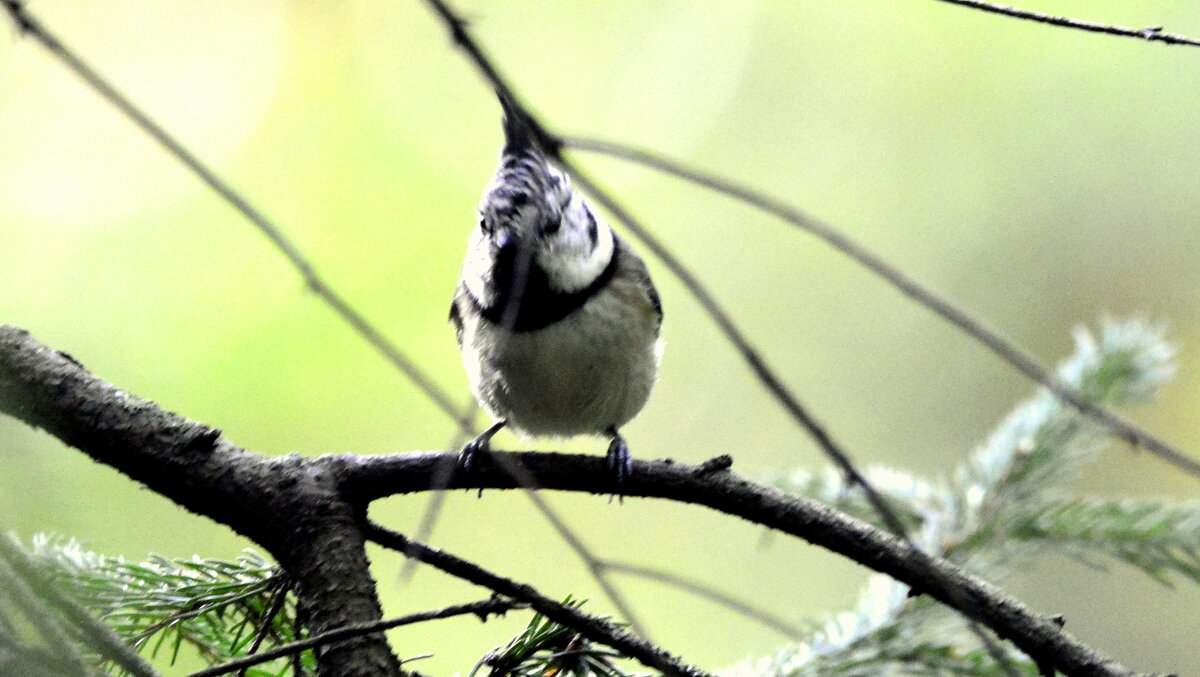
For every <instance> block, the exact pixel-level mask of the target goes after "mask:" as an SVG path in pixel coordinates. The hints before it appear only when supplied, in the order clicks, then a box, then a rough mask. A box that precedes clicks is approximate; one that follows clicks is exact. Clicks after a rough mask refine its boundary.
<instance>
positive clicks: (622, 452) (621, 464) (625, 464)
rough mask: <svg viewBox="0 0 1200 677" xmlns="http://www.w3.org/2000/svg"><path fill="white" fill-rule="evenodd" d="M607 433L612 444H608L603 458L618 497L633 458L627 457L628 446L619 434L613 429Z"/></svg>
mask: <svg viewBox="0 0 1200 677" xmlns="http://www.w3.org/2000/svg"><path fill="white" fill-rule="evenodd" d="M609 433H610V434H611V435H612V436H613V437H612V442H609V443H608V454H607V455H606V456H605V460H606V461H607V462H608V470H609V472H611V473H612V476H613V483H614V484H615V485H616V487H617V495H618V496H620V491H621V489H622V488H623V487H624V486H625V480H626V479H627V478H628V477H629V473H630V472H631V471H632V470H633V458H632V457H631V456H630V455H629V445H627V444H625V440H624V438H622V437H621V434H620V433H618V432H617V431H616V430H615V429H614V430H610V431H609Z"/></svg>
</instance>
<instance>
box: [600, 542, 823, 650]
mask: <svg viewBox="0 0 1200 677" xmlns="http://www.w3.org/2000/svg"><path fill="white" fill-rule="evenodd" d="M600 566H601V567H602V568H604V569H606V570H608V571H615V572H617V573H621V574H627V575H629V576H635V577H637V578H644V579H646V580H650V581H657V582H659V583H665V584H666V585H670V586H674V587H676V588H679V589H680V590H684V591H686V592H689V593H691V594H693V595H695V596H697V597H699V598H701V599H706V600H708V601H710V602H713V603H715V604H719V605H720V606H723V607H725V608H726V609H729V610H731V611H734V612H736V613H737V614H739V615H741V616H743V617H745V618H748V619H750V620H752V621H755V622H757V623H760V624H761V625H763V626H765V627H768V628H771V629H772V630H774V631H775V632H778V633H779V634H781V635H783V636H784V637H787V638H788V639H797V638H799V637H803V636H804V635H805V631H804V629H803V628H801V627H800V626H798V625H796V624H794V623H792V622H791V621H789V620H787V619H786V618H783V617H782V616H779V615H776V614H773V613H771V612H770V611H766V610H765V609H760V608H758V607H756V606H754V605H753V604H751V603H749V602H746V601H744V600H741V599H738V598H737V597H734V596H733V595H730V594H727V593H724V592H721V591H720V590H717V589H716V588H714V587H712V586H709V585H705V584H704V583H700V582H698V581H694V580H691V579H688V578H684V577H683V576H680V575H678V574H673V573H671V572H669V571H663V570H662V569H655V568H653V567H643V566H638V565H636V564H630V563H628V562H616V561H612V560H607V561H603V562H600Z"/></svg>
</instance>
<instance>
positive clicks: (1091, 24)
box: [936, 0, 1200, 47]
mask: <svg viewBox="0 0 1200 677" xmlns="http://www.w3.org/2000/svg"><path fill="white" fill-rule="evenodd" d="M936 1H937V2H944V3H946V4H948V5H958V6H959V7H969V8H971V9H977V10H979V11H981V12H989V13H991V14H1000V15H1002V16H1008V17H1013V18H1014V19H1023V20H1025V21H1034V22H1037V23H1043V24H1049V25H1051V26H1059V27H1061V28H1072V29H1075V30H1079V31H1086V32H1088V33H1104V34H1106V35H1116V36H1120V37H1123V38H1137V39H1138V40H1146V41H1148V42H1161V43H1163V44H1165V45H1187V46H1189V47H1200V40H1197V39H1195V38H1189V37H1187V36H1186V35H1177V34H1175V33H1166V32H1164V31H1163V27H1162V26H1150V27H1147V28H1126V27H1125V26H1115V25H1112V24H1102V23H1097V22H1095V21H1085V20H1083V19H1072V18H1070V17H1065V16H1056V15H1054V14H1046V13H1044V12H1035V11H1033V10H1029V9H1021V8H1019V7H1010V6H1008V5H1001V4H997V3H994V2H982V1H981V0H936Z"/></svg>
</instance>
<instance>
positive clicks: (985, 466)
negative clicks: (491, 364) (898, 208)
mask: <svg viewBox="0 0 1200 677" xmlns="http://www.w3.org/2000/svg"><path fill="white" fill-rule="evenodd" d="M1075 343H1076V347H1075V352H1074V354H1073V355H1072V356H1071V358H1070V359H1068V360H1067V361H1065V362H1064V363H1063V364H1062V365H1060V367H1059V369H1058V373H1059V377H1060V378H1061V379H1062V381H1063V382H1064V383H1065V384H1066V385H1067V386H1068V387H1070V388H1072V389H1073V390H1074V391H1075V392H1078V393H1079V394H1080V395H1081V396H1083V397H1086V398H1088V401H1089V402H1091V403H1094V404H1097V405H1101V404H1118V405H1120V404H1134V403H1138V402H1143V401H1146V400H1148V399H1150V398H1151V397H1152V396H1153V395H1154V394H1155V393H1156V392H1157V390H1158V389H1159V388H1160V387H1161V386H1162V385H1163V384H1164V383H1165V382H1166V380H1167V379H1168V378H1169V377H1170V375H1171V374H1172V373H1173V358H1174V350H1173V348H1172V347H1171V346H1170V345H1169V344H1167V343H1166V342H1165V341H1164V339H1163V329H1162V327H1159V326H1152V325H1148V324H1147V323H1145V322H1142V321H1138V320H1132V321H1126V322H1123V323H1118V322H1114V321H1112V320H1105V321H1104V322H1103V323H1102V328H1101V331H1100V333H1099V336H1098V337H1097V336H1094V335H1093V334H1091V333H1090V332H1088V331H1086V330H1083V329H1079V330H1077V331H1076V332H1075ZM1108 441H1109V440H1108V438H1107V437H1106V436H1105V435H1104V430H1103V427H1102V426H1101V425H1100V424H1099V423H1097V422H1094V421H1092V420H1090V419H1088V418H1087V417H1086V416H1084V415H1083V414H1082V413H1080V412H1079V411H1078V410H1077V409H1076V408H1074V407H1071V406H1069V405H1067V404H1065V403H1063V402H1062V401H1061V400H1060V399H1058V398H1057V397H1055V396H1054V395H1053V394H1052V393H1050V392H1047V391H1042V392H1041V393H1039V394H1037V395H1036V396H1035V397H1034V398H1033V399H1031V400H1030V401H1029V402H1027V403H1025V404H1024V405H1022V406H1020V407H1018V408H1017V409H1016V411H1015V412H1014V413H1013V414H1011V415H1010V416H1009V417H1008V418H1007V419H1006V420H1005V421H1004V422H1003V423H1002V424H1001V425H1000V427H999V428H998V429H997V431H996V432H995V433H993V434H992V436H991V437H990V438H989V439H988V441H987V443H985V444H984V445H983V446H982V447H981V448H980V450H979V451H978V452H977V453H976V454H975V455H974V456H973V457H972V459H971V460H970V461H969V462H968V463H967V464H966V465H965V466H964V467H963V468H960V469H959V470H958V471H957V472H956V473H954V475H953V476H952V478H951V479H950V480H942V481H935V482H930V481H926V480H922V479H920V478H916V477H913V476H910V475H906V474H904V473H900V472H897V471H892V470H886V469H879V468H872V469H869V470H868V477H869V479H870V481H871V482H872V484H874V485H875V486H876V487H878V488H879V490H880V492H881V493H883V494H884V495H885V496H887V497H888V498H889V499H890V500H891V501H892V502H893V503H894V504H897V505H904V506H906V511H905V512H904V513H903V517H904V519H906V520H909V521H910V522H912V523H914V527H915V528H914V532H915V534H916V536H915V538H916V539H917V540H918V541H919V542H921V543H922V545H923V546H924V547H926V548H928V549H929V550H930V552H932V553H933V554H936V555H939V556H945V557H947V558H949V559H951V560H953V561H958V562H964V563H969V564H970V565H971V566H972V567H973V569H974V570H976V571H984V572H986V573H987V574H988V575H989V576H991V577H1003V576H1005V575H1007V574H1009V573H1011V572H1012V571H1014V570H1015V569H1016V568H1018V567H1019V566H1020V565H1021V563H1022V562H1024V561H1027V560H1028V559H1029V558H1031V557H1033V556H1035V555H1036V554H1038V553H1040V552H1043V551H1045V550H1046V549H1052V548H1059V549H1062V550H1064V551H1067V552H1070V553H1072V554H1076V555H1077V556H1084V555H1089V556H1091V557H1092V558H1096V557H1097V556H1099V555H1103V556H1106V557H1112V558H1116V559H1118V560H1121V561H1125V562H1128V563H1129V564H1132V565H1134V566H1136V567H1138V568H1140V569H1142V570H1143V571H1146V572H1147V573H1148V574H1150V575H1151V576H1154V577H1156V578H1157V579H1158V580H1161V581H1163V582H1167V581H1166V575H1167V574H1168V573H1176V574H1181V575H1183V576H1185V577H1187V578H1188V579H1190V580H1194V581H1196V580H1200V578H1198V576H1200V506H1197V505H1193V504H1188V505H1172V504H1170V503H1168V502H1165V501H1158V502H1156V501H1141V502H1128V501H1124V502H1123V501H1098V500H1091V501H1087V500H1082V499H1074V498H1064V497H1062V496H1060V494H1061V493H1062V492H1063V490H1064V489H1065V488H1066V487H1067V486H1069V484H1070V483H1071V482H1072V481H1073V480H1074V479H1075V478H1076V477H1077V476H1078V475H1079V473H1080V471H1081V469H1082V467H1083V466H1085V465H1086V464H1087V463H1088V462H1091V461H1094V460H1095V459H1096V458H1097V455H1098V453H1099V452H1100V451H1101V450H1102V449H1103V448H1104V447H1105V446H1106V445H1107V444H1108ZM775 484H776V486H779V487H780V488H783V489H784V490H786V491H790V492H794V493H797V494H799V495H802V496H805V497H808V498H814V499H817V500H823V501H828V502H830V503H832V504H834V505H835V506H836V507H838V508H839V509H841V510H845V511H846V512H849V513H850V514H853V515H856V516H858V517H859V518H861V519H864V520H868V521H869V520H872V519H875V516H874V515H873V513H872V511H871V510H870V506H868V505H865V504H864V502H863V501H862V499H861V498H860V497H857V496H856V495H855V494H854V493H853V492H850V491H848V490H849V487H848V486H847V484H846V482H845V480H844V479H842V477H841V476H840V474H839V473H836V472H834V471H833V470H832V469H828V470H827V471H826V472H825V473H823V474H819V473H809V472H797V473H794V474H793V475H792V476H791V477H787V478H783V479H780V480H776V482H775ZM1035 543H1036V545H1037V546H1038V547H1033V546H1034V544H1035ZM906 592H907V591H906V590H905V588H904V587H903V586H901V585H899V584H897V583H896V582H895V581H894V580H891V579H887V578H883V577H873V578H872V579H871V583H870V585H869V586H868V589H867V591H866V592H865V593H864V595H863V597H862V599H861V601H860V604H859V608H858V609H857V610H856V611H855V612H853V613H847V614H842V615H840V616H838V617H837V618H834V619H832V620H831V621H829V622H828V623H826V624H825V625H824V626H823V627H822V628H821V629H820V630H817V631H815V632H814V633H813V635H812V637H810V638H809V640H808V641H807V642H805V643H803V644H800V645H796V646H792V647H788V648H786V649H784V650H783V651H781V652H779V653H778V654H776V655H775V656H773V657H770V658H769V659H767V660H766V661H764V662H760V663H759V664H757V665H756V666H755V669H756V670H759V673H758V674H764V671H765V674H771V675H788V677H805V676H808V675H820V674H829V673H834V674H839V675H840V674H843V673H842V672H840V670H842V669H847V670H851V671H850V672H846V673H845V674H848V675H857V674H863V675H867V674H870V675H875V674H901V673H903V671H904V670H906V669H908V668H906V667H904V666H906V665H909V663H908V662H906V661H907V660H908V659H907V658H904V657H926V658H929V657H943V658H944V657H946V654H945V652H942V651H940V649H938V647H942V648H949V647H952V646H957V647H964V646H971V645H972V644H973V643H974V638H972V637H971V636H970V635H968V634H967V633H966V632H965V631H964V628H963V625H962V623H961V622H960V621H959V619H957V618H955V617H953V616H952V615H950V614H948V613H946V612H945V610H944V609H943V608H940V607H937V606H935V605H932V604H930V603H929V602H928V600H925V599H920V598H917V599H914V598H910V597H909V596H908V595H907V594H906ZM948 638H956V641H955V642H954V643H953V644H949V643H947V639H948ZM923 647H924V648H929V647H933V648H934V649H935V650H934V651H933V652H932V653H930V652H927V651H925V649H923ZM972 651H974V650H972ZM976 658H978V659H979V660H978V661H976V660H974V659H972V660H968V661H966V662H961V663H954V662H953V661H950V662H946V661H941V660H940V658H939V661H935V662H937V665H936V666H935V665H933V664H929V665H926V666H925V667H926V668H927V669H928V670H929V672H928V673H922V674H948V675H951V674H952V675H974V674H1000V673H999V672H997V671H999V670H1000V669H1001V666H999V665H998V664H997V663H996V661H994V660H992V659H991V657H989V656H988V655H987V653H986V652H983V651H982V650H979V651H978V652H977V655H976ZM1010 662H1011V663H1012V664H1013V665H1014V666H1015V667H1017V668H1018V669H1020V670H1028V669H1031V666H1033V664H1032V663H1030V662H1029V661H1028V660H1027V659H1022V658H1020V657H1017V656H1012V657H1011V658H1010ZM854 666H859V667H862V668H863V670H864V671H862V672H857V671H854V670H857V668H855V667H854ZM852 668H853V669H852ZM895 671H899V672H895ZM1034 674H1036V670H1035V673H1034Z"/></svg>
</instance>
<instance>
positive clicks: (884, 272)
mask: <svg viewBox="0 0 1200 677" xmlns="http://www.w3.org/2000/svg"><path fill="white" fill-rule="evenodd" d="M562 143H563V147H564V148H570V149H573V150H581V151H587V152H593V153H600V154H603V155H608V156H611V157H615V158H619V159H621V160H625V161H628V162H633V163H637V164H640V165H644V166H646V167H649V168H651V169H654V170H656V171H660V172H662V173H664V174H670V175H672V176H675V177H678V178H680V179H683V180H685V181H689V182H691V183H694V184H696V185H698V186H701V187H704V188H707V189H709V190H711V191H713V192H715V193H720V194H722V195H726V196H728V197H731V198H733V199H735V200H738V201H741V202H744V203H746V204H748V205H750V206H751V207H754V208H756V209H759V210H761V211H763V212H765V213H767V214H770V215H772V216H775V217H777V218H779V219H781V220H783V221H786V222H788V223H790V224H792V225H793V226H796V227H797V228H799V229H800V230H803V231H804V232H806V233H809V234H810V235H813V236H815V237H817V238H818V239H820V240H822V241H824V242H825V243H826V244H828V245H829V246H831V247H833V248H834V250H836V251H838V252H839V253H841V254H843V255H845V256H847V257H848V258H850V259H851V260H853V261H854V262H856V263H858V264H860V265H861V266H863V267H864V268H866V269H867V270H868V271H870V272H871V273H873V274H875V275H876V276H878V277H880V278H882V279H883V280H884V281H886V282H887V283H888V284H890V285H892V286H893V287H895V288H896V289H897V290H898V291H899V292H900V293H901V294H903V295H904V296H907V297H908V298H910V299H912V300H913V301H915V302H916V303H917V304H918V305H920V306H923V307H924V308H926V309H927V310H929V311H930V312H932V313H933V314H935V315H937V316H938V317H940V318H942V319H943V320H945V321H946V322H948V323H950V324H951V325H953V326H954V327H957V328H958V329H959V330H961V331H962V332H963V333H964V334H966V335H967V336H969V337H971V338H972V339H974V340H975V341H976V342H977V343H979V344H980V345H982V346H983V347H985V348H987V349H988V350H989V351H991V352H992V353H993V354H994V355H996V356H997V357H999V358H1000V359H1001V360H1003V361H1005V362H1006V363H1008V364H1009V365H1010V366H1011V367H1013V369H1015V370H1017V372H1019V373H1020V374H1021V375H1023V376H1025V377H1026V378H1028V379H1029V380H1031V381H1033V382H1034V383H1037V384H1039V385H1041V386H1042V387H1044V388H1046V389H1047V390H1049V391H1050V392H1051V393H1053V394H1054V396H1055V397H1057V398H1059V399H1060V400H1062V401H1064V402H1066V403H1067V404H1069V405H1071V406H1072V407H1074V408H1075V409H1077V410H1078V411H1079V412H1080V413H1082V414H1084V415H1086V416H1088V417H1089V418H1091V419H1092V420H1094V421H1096V422H1097V423H1100V424H1101V425H1102V426H1104V427H1105V428H1107V429H1108V430H1109V431H1110V432H1111V433H1112V434H1113V435H1115V436H1116V437H1117V438H1119V439H1121V440H1124V441H1125V442H1127V443H1129V444H1131V445H1134V446H1137V447H1141V448H1144V449H1146V450H1147V451H1149V452H1150V453H1152V454H1154V455H1155V456H1158V457H1159V458H1161V459H1163V460H1165V461H1167V462H1168V463H1170V464H1172V465H1174V466H1175V467H1177V468H1179V469H1181V470H1183V471H1185V472H1187V473H1188V474H1191V475H1193V476H1198V477H1200V462H1197V461H1196V460H1195V459H1193V458H1191V457H1190V456H1188V455H1187V454H1185V453H1183V452H1182V451H1180V450H1178V449H1176V448H1174V447H1172V446H1171V445H1169V444H1167V443H1166V442H1163V441H1162V440H1160V439H1158V437H1156V436H1155V435H1153V434H1152V433H1150V432H1148V431H1146V430H1144V429H1142V428H1140V427H1138V426H1137V425H1135V424H1133V423H1130V422H1129V421H1126V420H1125V419H1123V418H1121V417H1120V416H1118V415H1117V414H1114V413H1113V412H1111V411H1108V410H1107V409H1105V408H1103V407H1100V406H1098V405H1096V404H1093V403H1092V402H1089V401H1088V400H1085V399H1083V398H1082V397H1080V396H1079V395H1077V394H1076V393H1075V392H1074V391H1073V390H1071V389H1070V388H1068V387H1067V386H1066V385H1064V384H1063V383H1062V381H1060V380H1059V379H1058V378H1057V377H1055V376H1054V374H1053V373H1052V372H1050V370H1048V369H1046V368H1045V367H1043V366H1041V365H1040V364H1038V362H1037V360H1035V359H1034V358H1033V357H1031V356H1030V355H1028V354H1027V353H1025V352H1024V351H1022V350H1021V349H1020V348H1019V347H1017V346H1016V345H1015V344H1014V343H1013V342H1012V341H1009V340H1008V339H1006V338H1004V336H1002V335H1001V334H1000V333H999V332H997V331H996V330H994V329H991V328H989V327H988V326H987V325H986V324H985V323H983V322H982V321H980V320H978V319H976V318H974V317H972V316H971V315H970V313H968V312H967V311H965V310H963V309H962V308H959V307H958V306H956V305H955V304H953V303H951V302H950V301H948V300H947V299H945V298H943V297H941V296H939V295H938V294H937V293H936V292H934V291H932V290H931V289H929V288H927V287H925V286H923V285H921V284H920V283H919V282H917V281H916V280H914V279H912V278H911V277H909V276H908V275H906V274H905V273H904V272H902V271H901V270H900V269H899V268H897V267H896V266H894V265H892V264H890V263H888V262H887V261H885V260H884V259H882V258H880V257H879V255H877V254H875V253H874V252H872V251H871V250H869V249H867V248H866V247H865V246H863V245H862V244H860V243H858V242H855V241H854V240H852V239H850V238H849V237H848V236H846V235H845V234H844V233H842V232H840V231H838V230H836V229H834V228H833V227H832V226H830V225H829V224H826V223H824V222H822V221H820V220H819V219H816V218H814V217H812V216H809V215H808V214H805V213H803V212H801V211H800V210H799V209H796V208H795V207H792V206H791V205H788V204H786V203H784V202H782V201H780V200H777V199H775V198H773V197H771V196H769V195H766V194H764V193H762V192H759V191H757V190H755V189H754V188H752V187H750V186H748V185H746V184H742V183H738V182H736V181H733V180H730V179H727V178H724V177H720V176H717V175H715V174H711V173H708V172H705V171H702V170H699V169H696V168H694V167H689V166H687V165H685V164H683V163H682V162H679V161H677V160H673V159H671V158H668V157H666V156H664V155H661V154H659V153H653V152H650V151H647V150H643V149H640V148H634V147H631V146H626V145H624V144H618V143H612V142H608V141H599V140H596V139H584V138H574V137H564V138H563V139H562Z"/></svg>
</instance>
